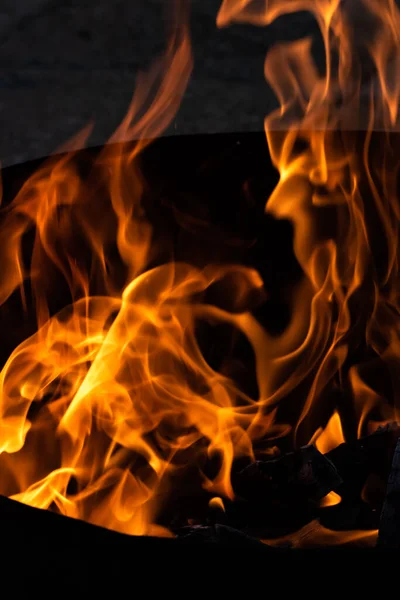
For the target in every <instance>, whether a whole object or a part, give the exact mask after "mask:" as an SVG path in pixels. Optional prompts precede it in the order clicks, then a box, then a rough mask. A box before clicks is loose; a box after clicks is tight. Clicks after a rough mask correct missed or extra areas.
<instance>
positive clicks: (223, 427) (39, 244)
mask: <svg viewBox="0 0 400 600" xmlns="http://www.w3.org/2000/svg"><path fill="white" fill-rule="evenodd" d="M359 1H360V7H362V9H363V10H365V11H366V12H367V13H368V14H369V15H370V17H371V19H372V21H373V28H372V31H371V36H368V42H367V44H365V47H362V48H360V47H359V46H358V43H356V42H357V41H356V40H355V36H354V24H353V18H354V15H353V14H352V12H351V7H350V6H349V4H351V3H345V2H341V0H269V1H268V0H264V1H261V2H260V1H255V0H224V1H223V3H222V6H221V9H220V11H219V14H218V17H217V24H218V25H219V26H225V25H227V24H228V23H230V22H232V21H242V22H249V23H253V24H255V25H268V24H270V23H272V22H273V21H274V20H275V19H277V18H278V17H279V16H282V15H285V14H288V13H291V12H297V11H300V10H306V11H309V12H311V13H312V14H313V15H314V17H315V20H316V22H317V24H318V26H319V29H320V32H321V38H322V42H323V45H324V49H325V58H326V65H325V70H324V72H323V73H321V69H320V68H319V67H318V65H317V64H316V62H315V57H314V55H313V44H312V40H311V39H302V40H296V41H295V42H291V43H285V44H278V45H276V46H275V47H273V48H272V49H271V51H270V52H269V53H268V55H267V57H266V61H265V77H266V79H267V81H268V83H269V84H270V86H271V88H272V89H273V91H274V92H275V94H276V97H277V99H278V101H279V108H278V109H277V110H275V111H273V112H272V113H271V114H270V115H268V116H267V117H266V119H265V130H266V137H267V142H268V146H269V150H270V155H271V160H272V163H273V165H274V166H275V167H276V169H277V170H278V172H279V182H278V184H277V186H276V188H275V190H274V191H273V193H272V194H271V196H270V198H269V199H268V202H267V204H266V211H267V212H268V213H270V214H272V215H274V216H275V217H276V218H278V219H289V220H290V221H291V222H292V224H293V227H294V242H293V246H294V248H293V249H294V253H295V256H296V258H297V261H298V263H299V265H300V267H301V269H302V271H303V278H302V280H301V281H300V283H299V284H298V285H297V287H296V288H295V289H294V292H293V294H292V299H291V307H290V308H291V317H290V322H289V324H288V326H287V328H286V330H285V331H284V332H283V333H282V334H281V335H279V336H272V335H270V334H269V333H268V331H266V330H265V329H263V327H262V326H261V325H260V324H259V322H258V321H257V320H256V318H255V317H254V316H253V315H252V314H251V313H250V312H249V310H248V308H247V306H248V302H247V300H248V299H249V298H250V297H251V294H252V293H253V292H254V291H260V290H261V289H262V288H263V282H262V279H261V277H260V275H259V274H258V273H257V272H256V271H255V270H253V269H251V268H248V267H243V266H238V265H229V266H226V265H217V264H216V265H209V266H207V267H205V268H198V267H194V266H192V265H190V264H186V263H183V262H172V261H171V262H169V263H164V264H161V265H160V264H158V266H154V261H153V259H154V257H155V256H156V254H157V240H155V239H154V237H153V232H152V228H151V224H150V223H149V221H148V220H147V218H146V215H145V213H144V210H143V205H142V198H143V194H144V192H145V189H146V185H147V184H146V182H145V180H144V177H143V175H142V173H141V171H140V168H139V162H140V161H139V159H140V155H141V152H142V151H143V149H144V148H145V147H146V146H147V144H148V143H149V140H150V139H151V138H155V137H157V136H159V135H160V134H161V133H162V132H163V131H164V130H165V128H166V127H167V126H168V124H169V123H170V122H171V120H172V119H173V117H174V115H175V113H176V111H177V108H178V106H179V104H180V101H181V98H182V96H183V94H184V91H185V89H186V85H187V83H188V80H189V77H190V72H191V67H192V58H191V49H190V39H189V32H188V26H187V14H186V10H185V3H184V2H182V1H181V0H176V2H175V3H174V6H175V9H176V12H175V16H174V18H173V19H172V23H173V29H172V32H171V36H170V41H169V44H168V47H167V49H166V52H165V55H164V56H163V57H162V58H161V59H160V61H159V62H158V63H157V64H156V65H155V66H154V67H153V68H152V69H151V70H150V72H149V73H147V74H146V75H142V76H141V77H140V78H139V79H138V85H137V89H136V91H135V94H134V97H133V100H132V103H131V106H130V108H129V110H128V113H127V115H126V117H125V119H124V120H123V122H122V124H121V125H120V127H119V128H118V129H117V131H116V132H115V134H114V136H113V137H112V138H111V140H112V141H114V142H120V143H119V144H117V145H113V146H108V147H105V148H104V149H103V151H102V152H101V153H100V155H99V156H98V158H97V160H96V163H95V166H94V167H93V172H92V174H91V176H89V178H88V179H85V178H84V177H82V176H81V174H80V172H79V170H78V168H77V165H76V162H75V161H74V150H75V148H76V147H77V145H76V142H77V140H73V141H72V142H71V143H70V144H69V146H68V152H67V154H65V155H62V156H59V157H55V158H52V159H50V160H48V161H47V162H46V163H45V164H44V165H43V166H42V167H41V168H40V169H39V170H38V171H37V172H36V173H35V174H34V175H33V176H32V177H31V178H30V179H29V180H28V181H27V182H26V183H25V185H24V186H23V187H22V189H21V190H20V192H19V193H18V194H17V196H16V197H15V198H14V199H13V201H12V202H11V203H10V204H9V205H7V206H5V207H3V208H2V213H1V221H0V242H1V243H0V262H1V265H2V272H1V276H0V304H1V305H2V306H3V307H7V306H8V303H9V302H10V301H12V300H15V298H16V297H17V294H18V293H19V294H20V297H21V299H22V304H23V306H24V307H25V309H26V310H27V309H28V306H30V305H31V304H33V305H34V307H35V311H36V320H37V328H36V331H32V332H31V333H32V334H31V335H30V336H29V337H28V338H26V339H24V340H23V341H22V342H21V343H19V344H17V345H16V347H15V348H14V350H13V351H12V352H11V354H10V356H9V358H8V360H7V361H6V363H5V364H4V366H3V368H2V370H1V373H0V452H1V454H0V467H1V472H2V480H1V484H0V492H1V493H2V494H4V495H7V496H9V497H11V498H14V499H15V500H18V501H21V502H25V503H27V504H30V505H32V506H36V507H39V508H45V509H52V510H58V511H59V512H61V513H62V514H65V515H68V516H71V517H75V518H81V519H84V520H87V521H90V522H92V523H97V524H101V525H103V526H105V527H109V528H112V529H115V530H118V531H123V532H126V533H131V534H154V535H170V533H169V532H168V530H166V529H164V528H162V527H161V526H160V525H159V524H158V521H157V518H158V514H159V511H160V508H161V506H162V504H163V502H164V501H165V498H166V497H168V493H169V489H170V486H171V480H172V478H173V477H174V476H175V475H176V474H177V473H179V472H181V471H183V470H184V468H185V466H186V464H187V463H189V464H190V465H195V466H196V467H197V466H198V471H199V472H200V473H201V476H202V483H203V487H204V488H205V489H206V490H207V491H208V492H209V493H210V494H211V495H212V496H214V497H213V499H212V500H211V505H212V506H217V505H218V506H219V507H220V508H221V509H223V508H224V498H230V499H234V490H233V487H232V482H231V469H232V464H233V461H234V460H235V459H236V458H239V457H249V458H251V459H253V458H254V443H255V442H256V441H259V440H265V439H268V440H272V439H274V440H277V439H278V438H279V437H281V436H288V435H290V434H291V433H293V441H294V443H295V444H301V443H303V442H304V441H306V440H307V439H309V437H310V435H311V433H312V431H315V429H316V428H317V431H316V433H315V434H314V436H313V437H312V442H315V443H316V445H317V448H318V449H319V450H320V451H321V452H327V451H329V450H330V449H331V448H333V447H335V446H336V445H338V444H339V443H341V442H342V441H345V435H344V431H345V430H346V431H349V430H351V428H353V431H354V433H357V435H358V436H361V435H362V433H363V432H365V431H368V430H369V428H370V427H371V423H374V422H378V421H385V420H389V419H393V418H395V417H396V414H397V412H396V411H397V406H396V403H397V402H398V398H399V397H400V395H399V393H398V388H399V381H398V364H399V357H400V330H399V327H398V313H399V309H400V307H399V287H398V286H399V284H398V248H399V243H398V240H399V237H398V233H399V220H400V210H399V206H398V200H397V172H398V168H399V165H398V164H397V163H396V159H395V158H394V153H393V151H392V148H391V146H390V144H389V142H387V141H386V142H385V144H386V145H385V146H384V148H383V150H382V151H378V152H377V150H376V148H374V144H373V142H372V132H373V130H374V129H379V128H383V129H384V131H385V132H387V133H390V132H391V131H393V130H394V129H395V128H396V127H397V125H398V120H399V115H398V103H399V93H400V88H399V84H398V81H397V78H396V77H393V73H392V71H393V72H394V73H395V72H396V71H397V66H398V60H400V59H399V57H400V53H399V35H398V31H399V24H400V21H399V19H400V13H399V11H398V9H397V6H396V4H395V2H394V0H359ZM361 45H362V44H361ZM362 52H366V53H367V55H368V57H369V62H370V63H371V64H372V67H373V69H372V70H374V72H375V75H376V76H375V78H373V79H372V83H371V82H370V81H371V80H369V83H368V85H367V86H366V85H365V84H364V80H363V77H364V75H365V74H364V73H363V69H362V65H361V61H360V55H361V54H362ZM366 89H367V92H365V90H366ZM363 119H366V121H363ZM365 123H366V125H367V132H366V133H365V132H364V133H363V136H361V140H362V145H361V147H360V142H359V139H358V137H357V136H353V137H351V136H348V135H347V134H346V132H347V131H348V130H350V129H357V128H362V126H363V124H365ZM86 134H87V131H84V132H82V134H81V136H82V137H81V138H79V140H81V139H83V138H84V137H85V135H86ZM130 138H135V139H137V140H138V141H137V142H136V143H135V145H134V146H133V148H132V147H128V146H126V145H124V144H123V142H124V141H126V140H128V139H130ZM385 140H386V138H385ZM374 153H375V154H374ZM378 158H379V160H377V159H378ZM375 163H376V164H375ZM371 164H373V167H371V166H370V165H371ZM101 186H102V187H103V188H105V189H106V190H107V193H106V194H105V195H104V194H103V193H100V192H99V189H100V187H101ZM29 235H31V236H32V239H33V248H32V252H31V255H30V256H29V259H28V260H27V259H26V251H25V250H24V248H25V245H24V244H25V241H26V238H27V237H28V236H29ZM78 239H79V240H80V241H79V243H81V244H83V246H84V248H83V250H82V252H80V251H79V244H78V242H77V240H78ZM82 240H83V241H82ZM88 250H89V252H88ZM88 254H89V255H90V261H88V260H86V259H85V258H84V257H85V256H87V255H88ZM115 255H117V256H118V258H117V259H116V258H115ZM378 259H379V260H378ZM60 281H61V282H62V284H60V283H59V282H60ZM227 281H229V289H230V291H231V296H232V299H231V305H230V309H229V310H228V309H223V308H218V307H216V306H213V305H211V304H207V303H206V301H205V300H204V297H205V292H206V291H207V290H208V289H209V288H210V287H211V286H213V285H214V284H216V283H221V282H225V283H226V282H227ZM64 284H66V289H67V288H68V291H67V292H66V293H67V294H68V298H69V304H68V306H64V307H63V308H61V309H60V307H59V306H57V307H56V309H54V306H53V296H54V295H55V294H54V291H55V290H56V288H57V286H58V285H64ZM226 285H228V284H226ZM199 319H202V320H207V321H211V322H213V323H223V324H225V325H230V326H231V327H232V328H234V329H236V330H239V331H240V332H241V333H242V334H243V335H244V336H245V337H246V339H247V340H248V341H249V343H250V345H251V346H252V348H253V351H254V355H255V368H256V378H257V385H258V395H257V397H250V396H249V395H247V394H246V393H244V392H243V391H242V390H241V389H240V388H239V386H237V385H236V384H235V382H234V381H233V380H232V379H231V378H230V377H228V376H226V375H224V374H222V373H220V372H218V371H216V370H214V369H213V368H211V366H210V365H209V364H208V362H207V361H206V359H205V357H204V355H203V353H202V351H201V348H200V345H199V343H198V340H197V337H196V322H197V321H198V320H199ZM364 346H365V349H366V351H365V354H366V357H364V356H362V357H361V358H359V357H358V354H357V352H359V350H360V347H363V348H364ZM374 361H375V362H376V361H378V362H379V365H381V366H382V365H383V367H384V369H385V370H386V371H385V372H386V373H389V374H390V375H391V378H392V382H393V387H394V388H395V393H394V394H393V402H392V404H391V403H390V401H389V400H390V399H389V398H386V399H385V400H384V393H383V392H382V391H381V390H379V389H378V388H379V384H377V383H376V380H375V381H374V382H372V381H370V380H369V379H370V377H369V375H370V366H371V364H372V363H374ZM374 364H375V363H374ZM375 388H376V389H375ZM331 389H335V390H337V389H340V390H342V392H343V394H347V395H348V396H349V398H350V399H351V401H352V403H353V404H352V407H353V409H354V414H355V418H354V420H353V422H351V423H347V428H345V427H344V423H342V422H341V419H340V417H339V412H338V410H337V409H335V407H333V409H332V407H331V411H330V415H331V418H330V420H328V421H327V419H328V417H329V414H328V415H325V416H324V417H320V409H321V406H323V405H324V397H325V395H327V394H328V393H329V390H331ZM304 390H305V392H304ZM293 391H296V392H298V394H299V395H298V397H299V401H298V404H297V406H296V407H295V410H294V412H295V414H294V416H293V419H292V422H291V423H289V424H287V423H282V422H281V421H280V420H279V411H278V406H280V405H281V404H282V403H284V402H285V400H286V399H287V398H288V397H289V396H290V395H291V394H292V392H293ZM392 405H393V406H392ZM296 411H297V412H296ZM332 411H333V414H332ZM343 418H344V417H343ZM321 422H322V423H326V422H327V423H328V424H327V426H326V428H325V429H321V428H319V429H318V425H319V424H320V423H321ZM372 427H373V425H372ZM310 432H311V433H310ZM269 451H270V452H272V450H271V449H269ZM265 453H266V454H267V453H268V449H267V450H265ZM182 457H183V458H182ZM210 458H211V459H214V460H215V461H216V465H217V466H216V467H215V472H214V475H213V476H209V475H206V474H205V473H203V471H202V466H203V464H204V460H205V459H210ZM337 500H338V498H337V497H336V496H335V495H332V494H331V495H329V497H328V498H327V499H325V501H324V502H325V503H327V504H325V505H331V504H333V503H334V502H336V501H337ZM311 529H312V531H313V532H314V533H313V535H314V534H315V535H314V541H313V542H312V543H315V540H317V541H318V540H319V543H339V541H340V540H341V541H342V542H346V543H347V542H348V541H358V540H360V539H363V540H364V538H365V539H367V540H368V543H370V542H371V540H372V541H373V540H374V539H375V538H376V532H367V533H366V532H350V533H348V534H346V535H345V537H344V538H343V534H342V533H341V534H339V533H334V532H327V531H326V530H324V529H323V528H321V527H320V526H319V528H317V530H316V529H315V527H314V528H311ZM307 531H308V532H309V531H310V530H307ZM303 533H304V532H303ZM299 535H300V534H299ZM299 535H298V536H297V537H296V538H293V539H295V541H294V542H293V539H292V538H291V541H292V542H293V543H294V545H297V546H301V547H303V546H304V545H307V544H308V543H309V542H307V543H306V542H304V539H303V537H302V535H300V537H299ZM307 536H308V534H307ZM302 540H303V541H302ZM310 543H311V542H310Z"/></svg>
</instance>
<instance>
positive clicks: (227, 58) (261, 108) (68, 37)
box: [0, 0, 315, 166]
mask: <svg viewBox="0 0 400 600" xmlns="http://www.w3.org/2000/svg"><path fill="white" fill-rule="evenodd" d="M170 3H171V0H112V1H110V0H1V2H0V132H1V134H0V160H1V161H2V163H3V165H4V166H6V165H10V164H13V163H18V162H23V161H25V160H29V159H32V158H38V157H42V156H45V155H47V154H50V153H52V152H54V151H55V150H57V148H58V147H59V146H60V145H61V144H63V143H64V142H65V141H66V140H67V139H69V138H70V137H71V136H73V135H74V134H75V133H76V132H78V131H79V130H80V129H81V128H82V127H83V126H84V125H86V124H87V123H88V121H89V120H91V119H94V120H95V122H96V128H95V130H94V133H93V134H92V137H91V138H90V143H91V144H93V145H97V144H102V143H104V142H105V141H106V140H107V139H108V137H109V135H110V134H111V133H112V132H113V131H114V129H115V127H116V125H117V124H118V123H119V122H120V120H121V119H122V117H123V116H124V114H125V111H126V109H127V107H128V105H129V102H130V98H131V95H132V91H133V89H134V85H135V77H136V74H137V72H138V71H139V70H140V69H145V68H147V67H148V66H149V65H150V64H151V62H152V60H153V59H154V58H155V57H156V56H157V55H158V54H159V53H160V52H162V49H163V47H164V44H165V15H166V14H168V8H169V6H168V5H169V4H170ZM220 3H221V0H191V35H192V40H193V46H194V59H195V65H194V72H193V77H192V80H191V83H190V85H189V88H188V90H187V92H186V95H185V98H184V101H183V103H182V106H181V109H180V111H179V113H178V115H177V117H176V120H175V121H174V123H172V125H171V127H170V129H169V131H168V132H166V133H172V134H174V135H179V134H188V133H199V132H202V133H215V132H239V131H260V130H262V128H263V119H264V116H265V115H266V114H267V113H268V112H269V111H270V110H271V108H272V106H274V103H275V100H274V96H273V94H272V93H271V91H270V90H269V88H268V86H267V84H266V82H265V80H264V74H263V64H264V58H265V54H266V52H267V50H268V48H269V47H270V46H271V45H272V44H273V43H274V42H276V41H277V40H282V39H291V38H297V37H303V36H304V35H305V34H307V33H309V32H310V31H311V30H314V31H315V23H314V21H313V19H312V17H311V16H310V15H308V14H307V13H301V14H298V15H294V16H293V15H292V16H289V17H284V18H281V19H279V21H278V22H277V23H275V24H274V25H272V26H270V27H268V28H258V27H254V26H247V25H234V26H231V27H229V28H226V29H223V30H219V29H217V27H216V24H215V20H216V15H217V12H218V9H219V6H220Z"/></svg>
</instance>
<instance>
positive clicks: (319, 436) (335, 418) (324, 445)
mask: <svg viewBox="0 0 400 600" xmlns="http://www.w3.org/2000/svg"><path fill="white" fill-rule="evenodd" d="M344 441H345V440H344V436H343V430H342V424H341V421H340V416H339V413H338V412H336V411H335V412H334V413H333V415H332V417H331V418H330V419H329V421H328V423H327V425H326V427H325V429H323V428H322V427H321V428H320V429H318V430H317V431H316V432H315V434H314V436H313V437H312V439H311V441H310V443H311V444H312V443H314V444H315V446H316V447H317V448H318V450H319V451H320V452H322V454H326V453H327V452H329V451H330V450H333V448H336V446H338V445H339V444H342V443H343V442H344Z"/></svg>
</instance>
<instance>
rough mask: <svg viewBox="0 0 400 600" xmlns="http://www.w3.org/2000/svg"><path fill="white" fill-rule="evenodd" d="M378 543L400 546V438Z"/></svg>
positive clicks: (387, 545) (384, 546)
mask: <svg viewBox="0 0 400 600" xmlns="http://www.w3.org/2000/svg"><path fill="white" fill-rule="evenodd" d="M378 543H379V546H381V547H383V548H400V439H399V440H398V442H397V446H396V451H395V453H394V457H393V465H392V470H391V472H390V476H389V482H388V488H387V495H386V499H385V503H384V505H383V509H382V515H381V523H380V528H379V538H378Z"/></svg>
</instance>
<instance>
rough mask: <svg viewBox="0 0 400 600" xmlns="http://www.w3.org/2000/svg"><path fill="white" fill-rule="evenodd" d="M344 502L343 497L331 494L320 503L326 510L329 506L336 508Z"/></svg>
mask: <svg viewBox="0 0 400 600" xmlns="http://www.w3.org/2000/svg"><path fill="white" fill-rule="evenodd" d="M341 501H342V498H341V496H339V494H337V493H336V492H329V494H327V495H326V496H325V497H324V498H322V500H321V502H320V506H321V507H323V508H326V507H328V506H336V505H337V504H340V502H341Z"/></svg>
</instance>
